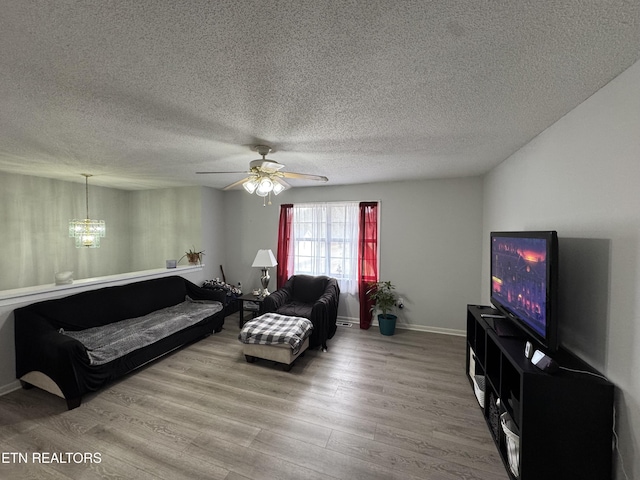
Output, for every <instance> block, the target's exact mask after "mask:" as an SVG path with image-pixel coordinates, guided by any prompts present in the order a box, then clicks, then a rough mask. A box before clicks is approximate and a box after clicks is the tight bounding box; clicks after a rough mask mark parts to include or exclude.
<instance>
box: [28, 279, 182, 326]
mask: <svg viewBox="0 0 640 480" xmlns="http://www.w3.org/2000/svg"><path fill="white" fill-rule="evenodd" d="M186 295H187V290H186V287H185V282H184V279H183V278H181V277H177V276H172V277H165V278H157V279H153V280H145V281H142V282H135V283H130V284H128V285H119V286H115V287H105V288H100V289H97V290H90V291H88V292H82V293H78V294H75V295H71V296H69V297H66V298H59V299H53V300H47V301H44V302H40V303H37V304H34V305H32V306H31V307H32V308H33V309H35V310H36V312H37V313H39V314H40V315H42V316H43V317H44V318H46V319H48V320H49V321H50V322H51V324H52V325H53V326H54V327H55V328H64V329H65V330H83V329H85V328H91V327H99V326H102V325H107V324H109V323H113V322H118V321H120V320H125V319H127V318H135V317H142V316H144V315H147V314H148V313H151V312H153V311H155V310H159V309H161V308H166V307H170V306H172V305H176V304H178V303H181V302H183V301H184V299H185V297H186Z"/></svg>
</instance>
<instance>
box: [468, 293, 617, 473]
mask: <svg viewBox="0 0 640 480" xmlns="http://www.w3.org/2000/svg"><path fill="white" fill-rule="evenodd" d="M487 310H488V309H487V307H481V306H476V305H468V306H467V364H466V370H467V372H466V373H467V377H468V379H469V383H470V384H471V385H472V386H473V387H474V388H475V390H476V399H477V400H478V403H479V404H480V407H481V408H482V414H483V416H484V418H485V420H486V422H487V426H488V427H489V432H490V434H491V437H492V438H493V440H494V442H495V444H496V447H497V449H498V453H499V455H500V457H501V458H502V461H503V463H504V465H505V469H506V470H507V473H508V475H509V478H510V479H512V480H515V479H518V480H541V479H544V480H556V479H557V480H572V479H575V480H611V478H612V449H611V445H612V437H613V433H612V432H613V394H614V387H613V385H612V384H611V383H610V382H609V381H607V380H605V379H604V378H600V377H597V376H595V374H597V373H598V372H596V371H595V370H594V369H593V368H592V367H590V366H589V365H588V364H586V363H585V362H583V361H582V360H580V359H578V358H577V357H575V356H574V355H572V354H571V353H570V352H568V351H567V350H565V349H563V348H560V349H558V351H557V352H554V353H552V354H551V356H552V357H553V359H554V360H555V361H556V362H557V363H558V364H559V365H560V366H561V367H566V368H568V369H571V370H574V371H567V370H560V371H558V372H556V373H555V374H553V375H551V374H549V373H546V372H543V371H542V370H540V369H538V368H536V367H535V366H534V365H533V364H532V363H531V362H530V361H529V360H528V359H527V358H526V357H525V356H524V346H525V342H526V338H524V337H505V336H500V335H499V333H498V330H499V329H500V328H501V326H500V327H498V325H500V324H504V323H505V322H509V320H508V319H490V318H482V317H481V314H482V313H485V314H486V313H488V311H487ZM496 320H497V322H496ZM494 324H495V325H494ZM513 327H515V328H517V327H516V326H515V325H514V326H513ZM494 328H495V330H494ZM507 328H508V327H507ZM518 330H519V329H518ZM521 335H525V334H524V332H522V333H521ZM578 372H589V373H592V374H593V375H585V374H584V373H578ZM479 385H482V387H481V388H480V387H479ZM478 389H480V390H484V391H483V392H482V393H479V392H478ZM498 400H499V402H498ZM503 413H504V414H506V415H508V416H509V417H510V419H511V422H512V425H513V426H514V427H515V429H516V430H517V432H516V433H518V435H519V437H518V438H519V443H518V447H517V456H518V457H519V460H518V462H517V467H516V468H517V474H514V473H513V472H512V471H511V468H510V463H509V460H510V459H513V453H512V452H509V442H510V440H512V439H510V438H508V437H507V436H506V434H505V433H504V431H503V429H502V427H501V424H500V416H501V414H503Z"/></svg>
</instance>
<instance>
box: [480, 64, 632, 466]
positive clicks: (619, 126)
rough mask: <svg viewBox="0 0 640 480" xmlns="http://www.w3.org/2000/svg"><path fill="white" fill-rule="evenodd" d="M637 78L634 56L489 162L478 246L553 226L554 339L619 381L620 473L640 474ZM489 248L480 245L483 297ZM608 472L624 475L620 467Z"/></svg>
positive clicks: (616, 381)
mask: <svg viewBox="0 0 640 480" xmlns="http://www.w3.org/2000/svg"><path fill="white" fill-rule="evenodd" d="M638 85H640V63H636V64H635V65H633V66H632V67H631V68H630V69H628V70H627V71H626V72H625V73H623V74H622V75H620V76H619V77H618V78H616V79H615V80H613V81H612V82H611V83H610V84H609V85H607V86H605V87H604V88H603V89H602V90H600V91H599V92H598V93H596V94H595V95H593V96H592V97H591V98H589V99H588V100H587V101H585V102H584V103H583V104H581V105H580V106H578V107H577V108H576V109H574V110H573V111H572V112H570V113H569V114H567V115H566V116H565V117H563V118H562V119H560V120H559V121H558V122H557V123H556V124H555V125H553V126H551V127H550V128H548V129H547V130H546V131H545V132H543V133H542V134H540V135H539V136H538V137H537V138H535V139H534V140H533V141H532V142H530V143H529V144H527V145H526V146H525V147H524V148H522V149H521V150H520V151H519V152H517V153H516V154H514V155H513V156H512V157H511V158H509V159H508V160H507V161H505V162H504V163H503V164H501V165H500V166H499V167H498V168H496V169H494V170H493V171H492V172H491V173H490V174H489V175H487V176H486V179H485V184H484V198H485V201H484V235H483V240H484V246H483V252H488V251H489V250H488V249H489V246H488V239H489V232H490V231H492V230H523V229H528V230H533V229H540V230H543V229H544V230H546V229H549V230H557V231H558V236H559V245H560V272H559V273H560V292H559V293H560V299H559V301H560V311H561V316H560V321H561V329H560V337H561V341H562V343H563V344H565V345H566V346H567V347H568V348H569V349H570V350H572V351H574V352H575V353H576V354H578V355H579V356H581V357H582V358H584V359H585V360H587V361H588V362H589V363H591V364H592V365H593V366H595V367H596V368H598V369H600V370H601V371H602V372H603V373H604V374H605V375H607V376H608V377H609V378H610V379H611V380H612V381H613V382H614V383H615V384H616V386H617V387H618V390H617V402H616V403H617V419H616V425H617V430H618V433H619V436H620V450H621V452H622V454H623V459H624V465H625V467H626V471H627V474H628V478H640V454H639V449H638V441H639V435H640V433H639V432H640V380H639V378H640V377H639V376H638V371H639V370H640V348H639V347H638V345H640V294H639V292H640V208H639V207H640V189H639V188H638V181H639V180H640V136H639V135H640V89H638ZM488 258H489V257H488V255H483V274H482V282H483V287H482V293H483V296H484V300H485V302H487V301H488V292H489V284H488V279H489V274H488V268H489V266H488V263H489V262H488ZM576 401H580V399H576ZM618 469H620V464H619V463H618ZM615 478H623V475H622V474H621V471H620V470H619V471H618V475H617V476H616V477H615Z"/></svg>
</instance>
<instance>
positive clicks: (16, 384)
mask: <svg viewBox="0 0 640 480" xmlns="http://www.w3.org/2000/svg"><path fill="white" fill-rule="evenodd" d="M20 388H21V385H20V381H19V380H15V381H13V382H11V383H8V384H7V385H0V397H1V396H2V395H6V394H7V393H10V392H14V391H16V390H19V389H20Z"/></svg>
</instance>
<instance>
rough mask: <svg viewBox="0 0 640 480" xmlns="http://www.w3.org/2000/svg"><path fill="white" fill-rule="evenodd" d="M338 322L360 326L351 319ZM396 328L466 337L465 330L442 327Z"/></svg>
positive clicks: (403, 324) (406, 325)
mask: <svg viewBox="0 0 640 480" xmlns="http://www.w3.org/2000/svg"><path fill="white" fill-rule="evenodd" d="M338 321H341V322H351V323H353V324H354V325H359V324H360V319H358V318H352V317H340V316H338ZM371 326H372V327H378V322H377V321H373V322H372V323H371ZM396 328H399V329H401V330H415V331H417V332H429V333H439V334H441V335H453V336H454V337H465V336H466V335H467V332H466V330H456V329H454V328H442V327H430V326H427V325H414V324H411V323H400V322H398V323H396Z"/></svg>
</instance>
